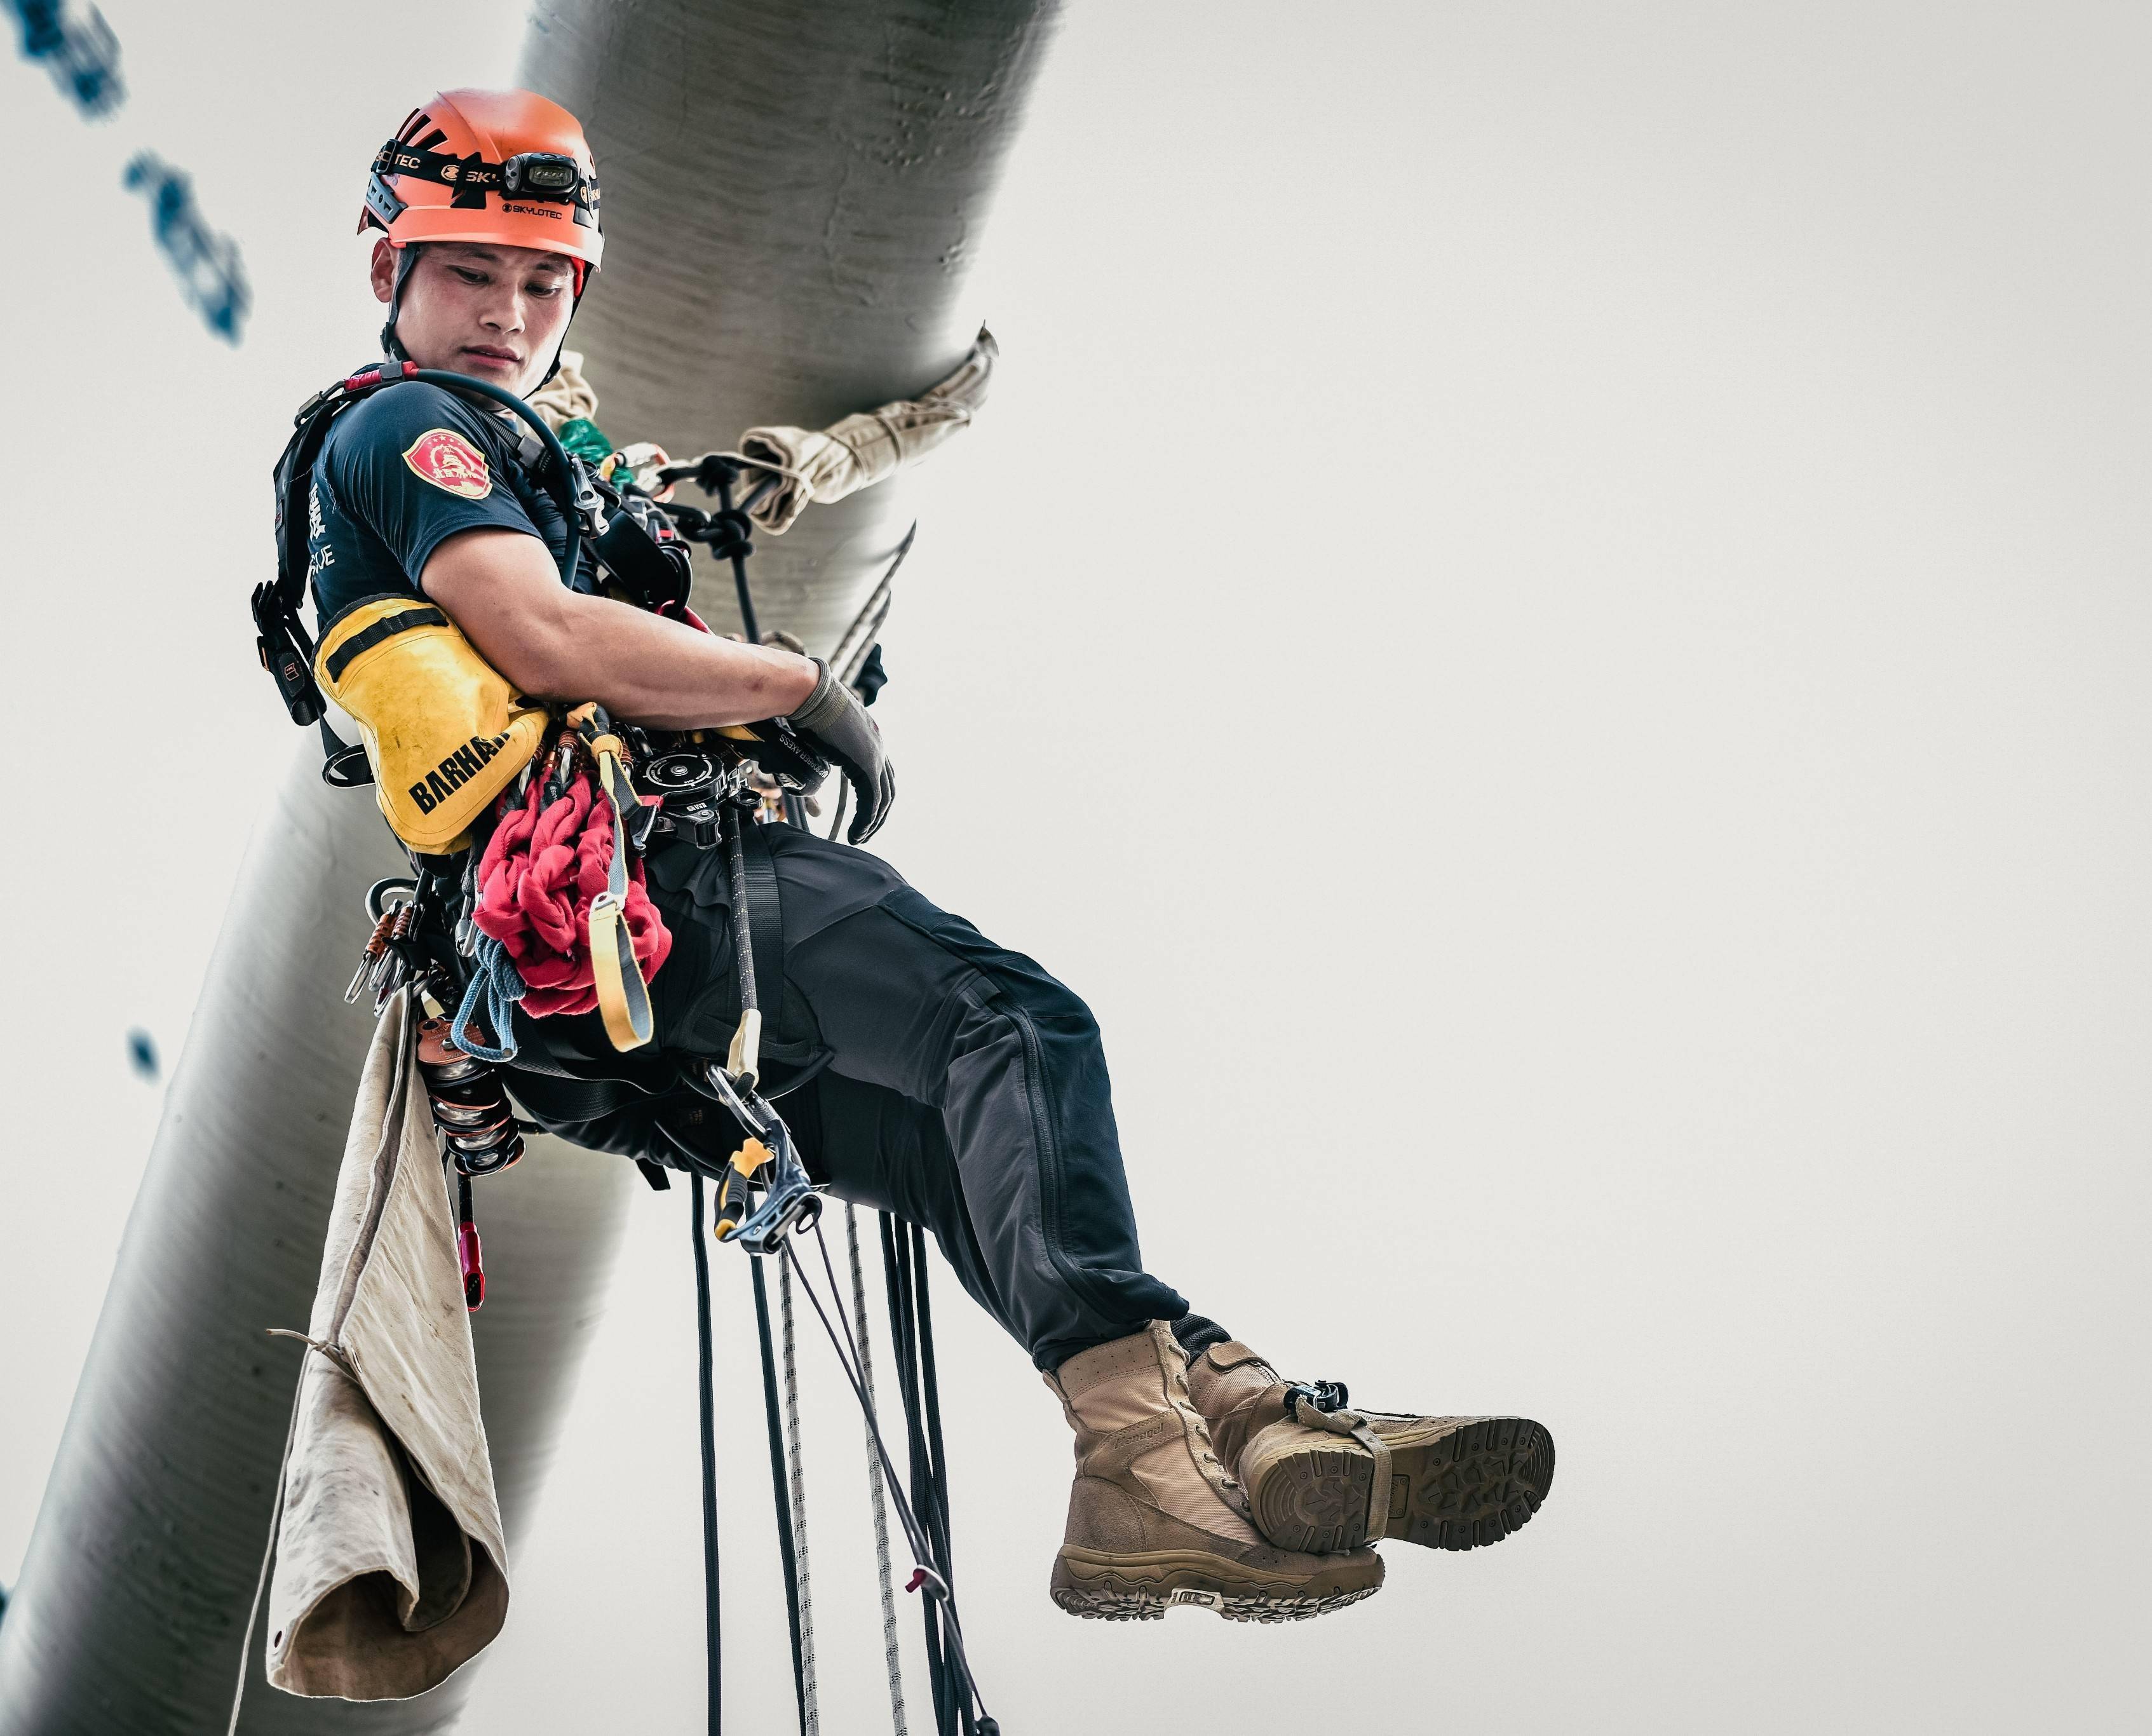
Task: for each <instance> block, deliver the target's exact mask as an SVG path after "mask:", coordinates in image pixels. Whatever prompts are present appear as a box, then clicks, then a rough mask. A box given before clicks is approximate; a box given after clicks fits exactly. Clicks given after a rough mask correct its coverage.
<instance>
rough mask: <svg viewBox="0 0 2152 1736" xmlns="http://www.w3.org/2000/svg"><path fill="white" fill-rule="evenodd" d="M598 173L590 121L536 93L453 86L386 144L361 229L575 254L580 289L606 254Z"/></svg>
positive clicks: (405, 239)
mask: <svg viewBox="0 0 2152 1736" xmlns="http://www.w3.org/2000/svg"><path fill="white" fill-rule="evenodd" d="M597 176H598V171H597V163H596V160H595V159H594V158H593V157H592V156H591V147H590V145H589V143H588V141H587V140H585V139H584V137H583V129H582V124H581V122H580V121H578V120H577V119H576V117H575V116H574V115H572V114H570V113H569V112H568V111H567V110H566V109H563V108H562V107H561V105H560V104H558V103H551V102H548V101H546V99H545V98H544V97H542V96H534V95H533V94H531V93H530V92H529V91H527V90H444V91H442V92H441V93H440V94H439V95H438V96H435V97H434V98H433V99H430V100H429V101H428V102H427V103H425V104H423V105H422V106H420V107H419V108H416V109H413V110H412V111H411V113H410V114H409V117H408V118H407V119H405V121H404V123H403V125H402V126H401V127H400V128H398V129H397V133H396V136H395V137H394V138H393V139H391V140H389V141H388V143H387V144H386V145H383V146H382V147H381V150H380V151H379V153H378V155H376V156H375V157H374V160H373V175H371V176H370V177H368V180H367V183H366V205H365V208H364V209H363V211H360V213H359V218H358V229H359V233H361V234H362V235H363V234H364V233H365V232H366V231H367V230H368V228H369V227H371V228H375V229H378V230H380V231H383V233H384V234H386V235H387V236H388V241H389V245H390V246H393V247H398V248H401V247H406V246H409V245H410V244H411V243H412V242H414V241H494V242H497V243H499V244H500V246H506V247H533V248H535V249H537V250H538V251H541V252H545V253H561V254H566V256H568V257H569V258H570V259H571V260H573V261H575V262H576V293H577V294H578V295H581V293H582V288H583V276H584V273H585V272H586V271H595V270H596V268H597V265H598V261H599V260H600V258H601V256H603V255H604V252H605V232H604V231H603V230H602V229H601V228H600V226H599V225H598V179H597Z"/></svg>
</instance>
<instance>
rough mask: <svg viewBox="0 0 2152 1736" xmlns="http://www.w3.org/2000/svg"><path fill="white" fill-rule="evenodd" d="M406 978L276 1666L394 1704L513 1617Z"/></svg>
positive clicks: (309, 1376)
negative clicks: (509, 1613)
mask: <svg viewBox="0 0 2152 1736" xmlns="http://www.w3.org/2000/svg"><path fill="white" fill-rule="evenodd" d="M416 1023H417V1020H416V1016H415V1014H414V1011H413V1006H412V998H411V996H410V994H409V992H408V991H407V992H404V993H403V994H399V995H398V996H397V997H395V998H394V999H393V1001H391V1003H389V1005H388V1008H387V1010H386V1011H384V1012H383V1014H382V1017H381V1020H380V1023H379V1025H378V1027H377V1028H376V1030H375V1033H374V1039H373V1048H372V1049H371V1050H369V1051H368V1055H367V1058H366V1067H365V1069H364V1071H363V1074H362V1075H361V1078H360V1081H359V1089H358V1102H357V1104H355V1106H354V1108H353V1114H352V1122H351V1131H350V1134H349V1135H348V1139H347V1140H346V1143H345V1146H344V1156H343V1169H342V1170H341V1171H340V1172H339V1173H338V1178H337V1192H336V1204H335V1206H334V1208H333V1210H332V1213H331V1216H330V1220H329V1233H328V1240H327V1246H325V1247H324V1248H323V1250H322V1269H321V1281H320V1285H319V1287H318V1288H317V1292H316V1293H315V1297H314V1310H313V1315H312V1319H311V1321H310V1322H309V1324H308V1327H307V1337H308V1338H310V1339H311V1340H312V1341H313V1343H314V1345H315V1346H316V1347H317V1348H310V1349H309V1351H308V1352H307V1360H306V1365H305V1368H304V1369H303V1371H302V1373H301V1376H300V1381H301V1389H300V1394H299V1405H298V1419H297V1424H296V1425H295V1428H294V1431H293V1435H292V1445H291V1449H290V1451H289V1452H288V1453H287V1455H286V1458H285V1462H284V1472H283V1495H282V1519H281V1520H280V1522H279V1525H278V1530H277V1571H276V1576H275V1578H274V1580H273V1581H272V1582H271V1586H270V1591H269V1619H270V1637H269V1646H268V1665H269V1680H270V1682H271V1683H272V1684H273V1685H274V1686H276V1687H277V1688H282V1689H284V1690H285V1691H286V1692H287V1693H295V1694H308V1695H338V1696H341V1697H343V1698H346V1699H352V1700H380V1699H402V1698H408V1697H409V1696H410V1695H413V1694H419V1693H424V1692H425V1691H426V1690H427V1689H428V1688H434V1687H437V1686H439V1684H440V1683H442V1682H444V1681H445V1680H446V1679H447V1678H449V1676H450V1675H451V1674H452V1673H454V1672H455V1671H456V1670H457V1669H458V1668H459V1667H461V1666H462V1665H464V1663H466V1662H469V1660H470V1659H471V1658H472V1657H475V1656H476V1655H477V1654H478V1653H479V1652H480V1651H482V1650H484V1649H485V1647H486V1646H487V1645H488V1644H489V1643H490V1642H491V1641H492V1640H493V1638H494V1637H495V1635H496V1634H498V1633H499V1632H500V1627H501V1623H502V1622H503V1621H505V1619H506V1617H507V1612H508V1552H507V1546H506V1545H505V1541H503V1538H502V1534H501V1525H500V1503H499V1500H498V1499H497V1498H496V1496H495V1491H494V1484H493V1464H492V1458H491V1455H490V1453H489V1452H488V1450H487V1447H486V1439H485V1423H484V1421H483V1419H481V1417H480V1411H479V1393H478V1369H477V1365H476V1363H475V1360H474V1358H473V1356H472V1352H471V1332H470V1320H469V1315H468V1314H467V1313H466V1312H465V1311H464V1299H463V1282H462V1275H461V1273H460V1272H459V1269H458V1266H457V1263H456V1251H455V1239H454V1238H455V1226H454V1211H453V1210H452V1208H451V1206H450V1203H449V1190H448V1186H447V1184H446V1181H445V1179H444V1176H443V1174H442V1169H441V1160H440V1157H439V1153H438V1152H437V1150H436V1149H435V1147H434V1134H433V1119H432V1116H431V1114H430V1113H429V1109H428V1108H427V1104H426V1096H425V1090H424V1085H423V1084H422V1083H421V1081H420V1079H419V1069H418V1053H417V1049H418V1043H417V1030H416Z"/></svg>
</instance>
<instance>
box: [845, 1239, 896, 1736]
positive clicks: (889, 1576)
mask: <svg viewBox="0 0 2152 1736" xmlns="http://www.w3.org/2000/svg"><path fill="white" fill-rule="evenodd" d="M845 1251H846V1252H847V1253H848V1254H850V1256H851V1261H852V1322H853V1327H854V1330H855V1332H857V1333H858V1341H857V1343H856V1344H855V1349H856V1350H857V1351H858V1353H859V1363H860V1386H861V1387H862V1388H864V1389H865V1393H866V1398H867V1404H868V1405H869V1406H870V1407H871V1406H872V1405H873V1404H874V1398H875V1383H874V1354H873V1352H872V1350H871V1349H870V1347H869V1345H868V1343H867V1281H866V1272H865V1268H864V1267H863V1266H861V1265H860V1223H859V1216H858V1214H857V1213H855V1211H853V1210H852V1207H851V1203H850V1201H849V1200H847V1201H846V1202H845ZM866 1438H867V1499H868V1500H869V1501H870V1503H871V1505H873V1508H874V1539H875V1567H876V1571H879V1572H880V1574H881V1655H882V1662H883V1664H884V1665H885V1666H886V1668H887V1669H888V1671H889V1712H890V1717H891V1718H892V1719H893V1720H894V1721H895V1723H896V1736H910V1732H909V1730H908V1728H906V1724H905V1721H904V1666H903V1663H902V1662H901V1659H900V1657H899V1655H898V1652H897V1648H896V1569H895V1568H894V1567H893V1566H891V1561H890V1555H889V1491H888V1490H887V1488H886V1486H885V1485H884V1484H883V1482H882V1480H881V1449H880V1448H879V1447H878V1446H877V1444H876V1441H875V1432H874V1429H872V1428H871V1427H869V1428H868V1429H867V1430H866Z"/></svg>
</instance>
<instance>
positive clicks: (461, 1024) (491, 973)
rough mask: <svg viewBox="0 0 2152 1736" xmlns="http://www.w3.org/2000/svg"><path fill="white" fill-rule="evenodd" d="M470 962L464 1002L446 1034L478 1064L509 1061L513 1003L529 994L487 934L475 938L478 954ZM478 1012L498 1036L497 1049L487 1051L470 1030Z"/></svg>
mask: <svg viewBox="0 0 2152 1736" xmlns="http://www.w3.org/2000/svg"><path fill="white" fill-rule="evenodd" d="M471 962H472V966H473V969H472V971H471V979H470V987H469V988H467V989H465V990H464V1003H463V1005H462V1006H460V1007H459V1008H456V1016H455V1018H454V1019H453V1020H451V1021H450V1022H449V1036H450V1037H451V1038H454V1042H455V1045H456V1047H457V1048H459V1049H461V1050H462V1051H463V1052H464V1053H465V1054H467V1055H475V1056H477V1057H478V1058H479V1059H480V1060H481V1061H512V1060H514V1059H515V1055H516V1043H515V1003H517V1002H518V1001H520V1000H521V999H522V998H523V997H524V996H525V994H527V993H528V992H530V985H529V984H528V983H526V982H524V980H523V976H522V972H520V971H518V970H517V969H516V968H515V960H514V959H512V958H510V957H509V956H508V948H507V947H504V946H502V945H501V943H500V942H499V941H497V940H495V938H494V937H492V936H491V935H490V934H484V935H480V937H479V942H478V952H477V953H476V955H475V957H473V959H472V961H471ZM474 1013H484V1014H485V1022H486V1023H487V1024H488V1025H489V1026H490V1027H491V1028H493V1029H494V1030H495V1032H497V1033H499V1034H500V1048H487V1047H486V1045H485V1043H481V1042H480V1040H479V1038H478V1037H477V1035H476V1033H474V1032H473V1031H472V1029H471V1015H472V1014H474Z"/></svg>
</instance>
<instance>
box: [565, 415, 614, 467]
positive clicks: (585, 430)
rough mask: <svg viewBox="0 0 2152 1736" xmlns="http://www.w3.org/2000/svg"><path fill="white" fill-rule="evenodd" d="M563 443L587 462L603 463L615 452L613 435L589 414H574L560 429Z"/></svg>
mask: <svg viewBox="0 0 2152 1736" xmlns="http://www.w3.org/2000/svg"><path fill="white" fill-rule="evenodd" d="M559 433H560V436H561V444H562V445H563V446H565V447H566V448H567V449H568V450H569V451H571V452H572V453H573V454H575V455H576V457H577V458H580V459H582V461H583V462H584V463H585V464H603V463H604V462H605V461H606V460H607V459H609V458H611V457H612V454H613V444H612V436H611V435H610V434H607V432H606V431H605V430H604V429H602V428H600V427H599V426H598V425H597V424H596V423H595V422H593V421H591V419H590V418H589V417H587V416H573V417H571V418H570V419H568V420H567V421H566V422H563V423H562V424H561V426H560V429H559Z"/></svg>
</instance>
